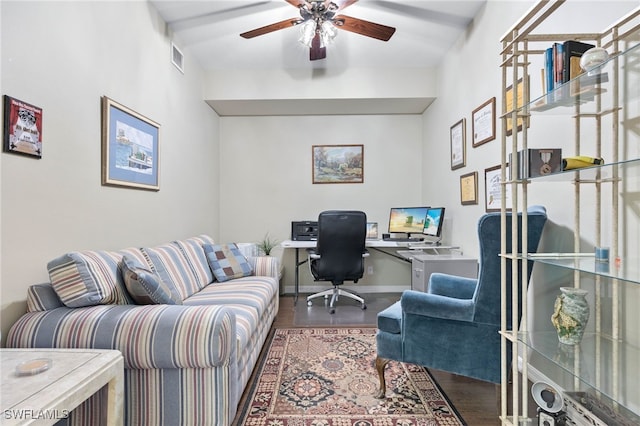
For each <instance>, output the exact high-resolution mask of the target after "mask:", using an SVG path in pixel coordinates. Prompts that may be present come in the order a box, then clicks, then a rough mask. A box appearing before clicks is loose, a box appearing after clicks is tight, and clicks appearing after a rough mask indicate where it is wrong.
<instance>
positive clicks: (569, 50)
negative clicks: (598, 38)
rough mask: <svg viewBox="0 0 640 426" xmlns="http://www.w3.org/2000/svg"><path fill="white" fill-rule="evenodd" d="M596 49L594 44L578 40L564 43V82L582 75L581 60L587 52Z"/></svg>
mask: <svg viewBox="0 0 640 426" xmlns="http://www.w3.org/2000/svg"><path fill="white" fill-rule="evenodd" d="M592 47H595V46H594V45H593V44H589V43H583V42H581V41H577V40H567V41H565V42H564V43H563V48H562V51H563V55H564V57H563V62H562V82H563V83H566V82H567V81H569V80H572V79H574V78H576V77H577V76H579V75H580V74H582V68H581V67H580V58H581V57H582V54H583V53H584V52H586V51H587V50H589V49H591V48H592Z"/></svg>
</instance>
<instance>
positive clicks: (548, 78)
mask: <svg viewBox="0 0 640 426" xmlns="http://www.w3.org/2000/svg"><path fill="white" fill-rule="evenodd" d="M544 77H545V78H544V83H545V88H546V89H547V90H546V92H547V93H549V92H551V91H552V90H553V47H549V48H547V49H546V50H545V52H544Z"/></svg>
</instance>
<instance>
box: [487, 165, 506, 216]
mask: <svg viewBox="0 0 640 426" xmlns="http://www.w3.org/2000/svg"><path fill="white" fill-rule="evenodd" d="M505 173H506V177H507V180H508V179H509V165H508V164H507V165H506V170H505ZM502 186H503V185H502V183H501V166H500V165H499V164H498V165H497V166H493V167H488V168H486V169H484V209H485V211H486V212H487V213H488V212H499V211H500V210H501V207H502ZM504 188H505V203H506V206H507V207H506V210H507V211H511V207H509V206H510V205H511V185H504Z"/></svg>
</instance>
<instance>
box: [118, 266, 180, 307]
mask: <svg viewBox="0 0 640 426" xmlns="http://www.w3.org/2000/svg"><path fill="white" fill-rule="evenodd" d="M122 277H123V278H124V285H125V286H126V287H127V291H128V292H129V295H130V296H131V297H132V298H133V300H135V301H136V303H138V304H139V305H163V304H164V305H181V304H182V299H181V298H180V294H178V291H177V290H176V288H175V287H174V286H173V285H172V284H170V283H166V282H164V281H162V278H160V277H159V276H158V275H157V274H155V273H154V272H153V271H150V270H149V268H147V267H145V266H143V265H142V264H141V263H140V262H138V261H136V260H135V259H133V258H131V257H129V256H124V257H123V258H122Z"/></svg>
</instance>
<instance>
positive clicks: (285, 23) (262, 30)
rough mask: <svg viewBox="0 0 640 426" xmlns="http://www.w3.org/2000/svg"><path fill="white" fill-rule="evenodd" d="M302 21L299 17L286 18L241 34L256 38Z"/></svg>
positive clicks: (244, 36)
mask: <svg viewBox="0 0 640 426" xmlns="http://www.w3.org/2000/svg"><path fill="white" fill-rule="evenodd" d="M299 22H300V19H299V18H290V19H285V20H284V21H280V22H276V23H275V24H271V25H266V26H264V27H260V28H256V29H255V30H251V31H247V32H245V33H242V34H240V37H243V38H254V37H258V36H261V35H264V34H268V33H270V32H273V31H278V30H282V29H285V28H289V27H293V26H294V25H297V24H298V23H299Z"/></svg>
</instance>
